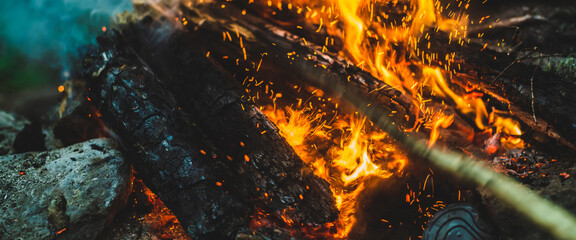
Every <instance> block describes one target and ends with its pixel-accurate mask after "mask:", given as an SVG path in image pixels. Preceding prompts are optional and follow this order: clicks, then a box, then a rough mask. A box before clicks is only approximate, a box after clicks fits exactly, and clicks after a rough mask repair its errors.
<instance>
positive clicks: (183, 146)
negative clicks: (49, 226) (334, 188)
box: [85, 34, 337, 238]
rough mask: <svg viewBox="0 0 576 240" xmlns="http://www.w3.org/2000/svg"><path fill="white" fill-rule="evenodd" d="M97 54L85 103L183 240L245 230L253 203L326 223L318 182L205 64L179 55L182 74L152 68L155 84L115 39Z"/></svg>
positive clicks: (330, 202)
mask: <svg viewBox="0 0 576 240" xmlns="http://www.w3.org/2000/svg"><path fill="white" fill-rule="evenodd" d="M100 45H101V50H100V51H98V52H97V53H95V54H94V55H92V56H90V57H88V58H87V59H86V64H85V70H86V76H88V77H89V78H92V80H91V81H90V83H89V87H90V88H91V91H90V94H89V97H90V98H92V99H93V100H92V101H94V102H95V103H96V105H97V106H98V108H99V109H100V111H101V113H102V115H103V118H104V120H105V122H107V124H108V126H109V127H110V128H111V129H113V130H114V131H115V133H116V134H118V136H119V137H120V138H121V139H122V141H123V143H124V145H126V148H127V149H128V151H129V152H130V153H132V155H133V156H134V158H135V159H136V161H138V162H137V164H135V165H136V169H137V170H138V171H139V172H140V173H141V174H142V176H143V179H144V181H146V182H147V184H148V185H149V186H150V187H151V188H152V189H153V190H154V191H155V192H156V193H158V195H159V196H160V197H161V199H163V200H164V202H165V203H166V205H167V206H168V207H169V208H170V209H172V210H173V212H174V213H175V215H176V216H178V218H179V219H180V221H181V223H182V224H183V225H184V226H187V227H185V228H187V230H188V232H190V233H191V234H192V236H193V237H207V236H217V237H226V238H230V237H232V236H234V234H236V233H238V232H239V231H240V230H242V229H245V227H247V226H248V224H247V222H246V221H247V220H248V219H247V218H248V213H250V212H251V211H252V207H253V205H254V204H256V205H258V206H259V207H262V208H263V209H265V211H269V212H270V213H272V214H274V215H275V216H276V217H278V218H280V219H288V220H289V221H292V222H293V223H294V224H302V225H312V226H317V225H319V224H322V223H326V222H330V221H333V220H334V219H335V217H336V212H337V211H336V209H335V206H334V198H333V197H332V195H331V194H330V190H329V188H328V183H327V182H326V181H324V180H322V179H320V178H318V177H316V176H314V175H313V173H312V172H311V171H310V170H309V169H307V166H305V165H304V164H303V162H302V161H301V160H300V159H299V158H298V156H297V155H296V154H295V153H294V152H293V150H292V149H291V147H290V146H289V145H288V144H287V143H286V142H284V139H283V138H281V137H280V136H279V135H278V130H277V129H276V128H275V127H274V126H273V124H272V123H270V122H269V120H267V119H266V118H265V116H264V115H263V114H262V113H261V112H259V111H258V110H257V109H256V108H254V107H253V106H250V105H249V104H246V103H244V102H242V100H241V99H240V95H239V94H238V92H236V91H237V90H235V89H234V82H233V81H231V80H229V79H227V78H226V77H225V76H223V75H221V74H220V73H219V71H218V69H216V68H215V67H214V66H213V65H211V64H210V63H209V62H207V61H206V60H205V59H203V58H201V57H198V56H195V55H194V53H192V52H188V51H184V52H182V55H179V56H180V59H178V58H176V59H177V60H182V61H183V64H185V65H186V66H194V67H195V68H193V69H192V70H191V71H192V72H187V71H184V72H183V73H184V75H174V76H172V75H164V74H166V73H170V71H169V70H170V68H169V67H168V65H160V66H164V67H167V70H168V71H165V69H162V70H157V72H159V73H160V74H157V75H156V74H155V72H153V71H152V70H150V68H148V67H147V65H146V64H145V63H144V62H142V61H141V60H140V58H139V57H138V56H137V55H136V54H135V53H134V52H133V50H132V47H131V45H127V42H125V39H123V38H122V36H121V35H120V34H109V35H105V36H103V37H101V38H100ZM165 54H171V53H170V52H165ZM166 59H169V58H166ZM150 62H151V66H153V64H154V63H158V62H154V61H150ZM190 64H193V65H190ZM177 66H178V67H180V69H185V67H184V65H177ZM196 67H197V68H196ZM193 71H203V72H201V73H200V72H196V73H194V72H193ZM185 74H191V75H185ZM158 77H164V78H165V79H173V80H171V81H161V80H160V79H158ZM185 77H188V78H192V79H191V80H193V81H189V80H190V79H185ZM167 86H171V87H167ZM168 89H172V91H173V93H175V96H176V97H175V98H176V99H177V100H180V101H181V104H182V110H183V111H181V110H180V107H179V105H177V102H176V101H175V100H174V99H173V97H172V96H173V95H172V92H170V91H168ZM203 91H205V93H203ZM190 95H192V97H188V96H190ZM179 103H180V102H179ZM186 112H188V113H189V114H187V113H186ZM200 128H201V129H202V130H205V131H202V130H199V129H200ZM210 140H212V141H210ZM220 149H226V150H227V151H223V150H220ZM250 199H252V201H250ZM260 205H262V206H260ZM214 208H216V209H214Z"/></svg>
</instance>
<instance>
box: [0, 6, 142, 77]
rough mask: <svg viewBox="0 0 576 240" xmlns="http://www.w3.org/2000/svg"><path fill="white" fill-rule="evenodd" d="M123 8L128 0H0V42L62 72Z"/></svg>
mask: <svg viewBox="0 0 576 240" xmlns="http://www.w3.org/2000/svg"><path fill="white" fill-rule="evenodd" d="M126 10H130V11H131V10H132V3H131V1H130V0H0V46H2V45H5V46H4V47H8V48H16V49H18V50H19V51H20V52H21V53H22V54H25V55H26V56H27V57H28V58H29V59H30V60H33V61H37V63H38V64H49V65H50V66H51V67H53V68H58V69H61V70H62V72H63V74H64V75H66V74H67V73H68V71H69V70H70V68H71V67H72V66H73V65H74V63H77V62H79V49H80V48H81V47H82V46H85V45H88V44H91V43H95V37H96V36H97V35H98V34H99V33H101V32H102V31H103V28H102V27H103V26H107V27H109V24H110V21H111V20H112V19H113V17H114V16H115V15H116V14H118V13H121V12H123V11H126ZM1 53H2V50H1V48H0V54H1Z"/></svg>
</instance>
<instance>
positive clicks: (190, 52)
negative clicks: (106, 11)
mask: <svg viewBox="0 0 576 240" xmlns="http://www.w3.org/2000/svg"><path fill="white" fill-rule="evenodd" d="M133 4H134V11H133V12H126V13H124V14H121V15H118V16H117V19H116V21H115V23H114V25H113V26H108V27H106V28H102V31H103V32H102V34H101V35H100V36H99V37H98V40H97V41H98V44H97V45H95V46H92V47H91V48H90V49H89V50H87V54H86V55H85V56H84V58H83V60H82V68H81V70H80V71H79V72H80V73H79V74H78V76H77V77H76V78H75V79H74V80H69V81H67V82H66V83H64V84H62V85H61V86H59V87H58V91H59V92H60V103H58V105H57V106H56V107H55V108H54V109H52V110H50V111H48V113H47V114H45V116H44V117H43V118H42V119H41V121H38V122H37V123H33V124H29V123H28V122H26V120H18V121H17V120H14V119H17V117H13V116H12V115H9V114H8V113H6V114H5V115H0V117H2V116H5V117H3V118H4V119H12V120H10V121H8V120H4V122H6V124H5V125H6V126H7V127H6V129H12V130H10V131H8V132H7V133H6V134H4V133H2V134H4V135H5V136H7V137H6V138H5V139H8V140H7V143H6V144H5V146H7V147H6V150H4V149H2V148H0V150H2V151H0V153H3V154H5V155H6V156H4V157H2V158H1V159H7V160H6V161H8V160H10V159H12V160H14V159H34V161H31V160H26V161H31V162H30V163H27V162H26V163H24V164H22V166H20V165H18V166H19V167H18V169H16V170H14V171H7V173H6V174H7V175H6V176H7V178H6V179H8V181H13V182H15V183H17V184H26V183H30V182H34V181H36V180H35V179H36V178H34V177H37V176H38V177H41V176H42V174H41V172H43V171H44V169H48V170H50V171H52V170H53V168H51V167H50V166H52V165H50V164H53V165H55V164H60V165H70V166H73V165H72V164H71V163H72V162H75V161H77V158H80V160H79V161H80V162H83V161H88V160H84V158H86V159H90V160H89V161H91V163H90V164H89V165H87V166H89V167H90V168H95V169H99V168H98V167H97V166H106V167H109V166H108V165H110V164H112V163H115V164H117V165H118V166H117V167H116V168H118V169H122V171H118V176H117V179H116V178H114V181H112V180H110V181H109V182H112V183H108V182H106V181H108V180H109V178H108V177H109V176H106V178H105V179H107V180H106V181H104V180H99V179H98V178H93V179H92V180H91V181H89V180H87V179H89V178H92V175H90V174H80V175H81V176H85V175H86V176H88V177H87V179H86V180H84V179H83V180H74V181H78V182H82V183H83V184H82V186H85V187H86V189H88V190H83V191H84V192H93V191H95V192H98V191H102V190H98V188H92V187H91V186H92V185H88V184H85V183H88V182H95V183H98V182H106V183H107V184H109V185H110V186H111V188H112V192H113V193H114V194H110V196H108V195H106V197H108V198H106V199H113V200H107V201H106V204H100V202H98V201H94V203H92V204H91V206H92V205H93V206H98V209H102V210H99V211H98V214H94V216H99V217H92V216H93V215H91V213H84V212H82V211H81V210H76V209H83V208H82V204H81V203H77V202H78V200H77V199H76V198H75V197H73V196H77V195H78V194H77V193H74V191H73V190H68V191H70V192H71V193H68V192H66V191H64V190H62V189H60V188H58V187H57V188H55V189H54V190H50V191H44V192H42V193H40V195H38V196H39V199H42V201H41V203H39V205H38V206H37V207H36V206H35V207H34V208H31V209H34V210H33V211H29V210H27V209H28V208H23V209H24V210H15V211H14V213H13V214H12V215H10V217H9V218H10V219H11V220H10V222H5V223H6V224H5V226H6V227H3V228H0V238H4V237H7V238H14V237H20V236H24V238H26V237H28V236H32V237H33V238H42V239H44V238H70V239H74V238H78V237H83V238H100V239H148V238H150V239H154V238H162V239H418V238H422V237H424V238H425V239H446V238H449V237H448V236H449V234H447V233H446V230H445V229H444V230H442V227H443V226H445V225H446V226H463V225H467V226H469V227H468V228H467V227H464V228H465V229H475V230H466V231H471V232H474V231H477V234H476V235H475V236H476V237H477V238H481V239H488V238H492V237H494V238H496V237H500V238H512V239H542V238H551V237H557V238H574V237H576V236H575V234H576V233H575V232H574V231H573V230H571V228H572V227H574V226H576V219H575V218H574V216H573V215H572V214H573V213H575V212H576V208H575V206H576V205H574V203H576V201H574V199H573V198H574V196H576V193H574V190H573V188H574V184H575V182H574V181H573V179H572V177H571V175H573V174H575V172H574V169H575V168H574V166H575V165H574V163H573V161H572V160H573V159H572V158H573V156H574V151H575V150H576V146H575V145H574V143H575V142H576V138H574V136H575V135H574V133H575V132H576V128H574V124H573V123H574V120H575V119H574V116H576V115H574V114H573V113H574V111H575V110H576V108H575V107H574V106H573V102H574V101H573V100H574V99H573V98H574V97H573V96H575V95H571V94H570V93H572V92H573V91H574V89H575V87H574V84H573V80H574V78H573V75H574V72H569V70H567V69H565V67H562V66H565V65H566V64H569V63H570V61H571V60H570V59H571V57H570V55H569V54H571V53H570V52H569V50H566V48H573V46H572V45H571V44H569V43H566V42H567V41H568V40H569V39H571V37H572V38H573V36H572V35H569V36H568V35H561V34H560V35H558V36H557V38H558V39H555V43H557V44H556V46H553V45H550V44H548V42H547V41H542V40H540V39H538V38H537V37H538V36H537V35H538V34H542V33H544V32H550V31H553V30H551V28H552V26H554V24H563V25H562V26H563V29H568V30H566V31H569V32H570V31H571V33H573V32H574V26H576V25H575V24H576V21H573V19H572V18H569V19H567V18H565V17H566V16H567V15H568V16H569V14H570V13H574V12H576V10H575V9H573V8H566V9H565V10H561V9H559V8H558V7H551V6H548V5H546V4H543V3H537V2H535V3H518V2H515V1H506V2H503V3H498V4H496V3H493V9H489V8H487V7H484V6H480V5H481V4H480V3H472V2H467V1H459V2H439V1H436V2H434V1H427V0H420V1H350V0H331V1H301V0H299V1H288V0H274V1H272V0H267V1H264V0H249V1H243V0H237V1H236V0H234V1H187V0H183V1H144V0H138V1H136V0H134V1H133ZM523 6H524V7H527V9H524V10H525V11H524V13H523V14H522V15H521V16H519V15H518V14H519V13H518V12H514V11H511V10H505V9H507V8H509V9H516V8H522V7H523ZM533 6H538V7H541V8H542V9H547V8H550V9H552V10H553V11H552V10H550V11H546V10H542V9H538V8H530V7H533ZM500 8H502V9H504V10H501V9H500ZM484 11H493V14H496V15H497V17H494V16H487V15H486V13H485V12H484ZM524 28H526V29H528V30H529V32H525V31H524V30H523V29H524ZM541 37H542V36H541ZM535 38H536V39H535ZM542 38H545V39H548V38H546V37H542ZM532 46H538V47H537V48H534V47H532ZM563 64H564V65H563ZM570 74H572V75H570ZM14 116H15V115H14ZM0 123H1V122H0ZM26 124H27V125H26ZM24 125H25V127H24ZM9 127H12V128H9ZM43 134H44V135H45V136H46V141H40V143H38V142H37V141H36V142H35V143H32V142H31V141H32V140H33V139H44V135H43ZM93 138H109V139H114V140H115V142H117V144H116V143H114V141H112V140H102V139H99V140H90V139H93ZM94 141H105V142H103V143H100V142H97V143H95V142H94ZM108 141H109V142H108ZM0 147H2V146H0ZM62 147H65V148H62ZM77 149H86V151H87V152H88V153H86V154H85V155H81V154H80V155H78V154H76V153H75V152H76V151H77ZM38 151H45V153H46V154H44V153H26V152H38ZM92 152H102V154H103V156H107V155H106V154H109V155H113V157H112V156H111V157H103V159H100V158H98V157H94V156H92V155H91V154H93V153H92ZM111 152H114V153H115V154H112V153H111ZM116 152H117V153H116ZM120 152H121V153H120ZM27 154H28V155H27ZM30 154H32V155H30ZM69 155H70V156H69ZM77 155H78V156H79V157H78V156H77ZM51 156H56V157H51ZM72 158H74V160H73V159H72ZM54 159H58V160H54ZM112 159H118V160H114V161H113V160H112ZM3 161H4V160H3ZM52 162H55V163H52ZM128 163H129V164H128ZM126 166H130V167H126ZM79 168H80V167H79ZM38 169H39V170H38ZM70 169H71V170H70V171H75V170H74V169H75V168H73V167H70ZM130 169H132V170H131V171H130ZM36 171H38V172H40V173H38V174H36V173H35V172H36ZM27 172H34V174H30V175H33V176H28V175H27ZM54 174H60V173H58V171H56V172H55V173H54ZM63 176H64V175H63ZM70 181H72V180H70ZM74 181H72V182H74ZM0 184H3V186H12V185H14V186H16V185H17V184H12V183H10V182H7V183H3V182H0ZM54 184H56V183H54ZM58 184H60V185H62V186H66V185H65V184H66V182H65V181H60V182H58ZM70 184H72V185H73V184H74V183H70ZM60 185H58V186H60ZM72 185H71V186H72ZM96 185H97V184H96ZM18 186H19V185H18ZM112 186H114V187H112ZM67 187H68V188H69V187H70V186H67ZM0 189H1V190H2V191H3V192H6V194H7V195H6V196H7V198H12V197H11V196H20V195H18V194H20V193H17V191H15V190H14V189H12V188H8V187H5V188H0ZM130 190H132V193H131V194H130V195H128V193H129V192H130ZM62 191H64V192H62ZM31 192H32V193H31V195H30V196H32V197H34V196H36V195H34V191H31ZM0 197H1V195H0ZM102 198H105V197H102ZM13 199H18V198H16V197H14V198H13ZM545 199H548V200H545ZM13 202H14V201H12V200H10V201H4V202H1V201H0V206H3V207H4V206H8V205H7V204H17V203H15V202H14V203H13ZM127 203H128V204H127ZM95 208H96V207H95ZM445 208H446V211H443V212H440V211H442V210H443V209H445ZM71 209H72V210H71ZM71 211H73V212H74V213H75V215H72V214H70V212H71ZM30 212H31V213H30ZM439 212H440V213H439ZM433 216H436V217H435V218H433V220H432V221H431V218H432V217H433ZM36 219H39V220H36ZM89 219H96V220H93V221H91V220H89ZM454 219H457V220H456V221H462V222H456V223H455V222H454V221H455V220H454ZM478 219H481V220H478ZM38 222H41V224H38ZM21 223H24V224H21ZM34 224H36V225H34ZM450 224H453V225H450ZM459 224H460V225H459ZM440 225H441V226H440ZM535 226H536V227H535ZM86 228H92V230H91V231H90V232H87V231H86V230H85V229H86ZM454 228H456V227H454ZM30 229H41V230H38V231H37V233H35V234H31V235H21V234H22V233H21V232H23V231H30ZM425 230H427V232H426V233H424V231H425ZM443 234H444V235H443ZM454 234H456V233H454ZM473 235H474V234H471V235H470V236H473Z"/></svg>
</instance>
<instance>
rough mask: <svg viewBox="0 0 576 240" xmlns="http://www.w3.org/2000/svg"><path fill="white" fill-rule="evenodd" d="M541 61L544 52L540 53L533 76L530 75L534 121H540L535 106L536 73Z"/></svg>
mask: <svg viewBox="0 0 576 240" xmlns="http://www.w3.org/2000/svg"><path fill="white" fill-rule="evenodd" d="M540 62H542V54H540V59H538V64H537V65H536V67H535V68H534V72H532V77H530V97H531V98H532V117H533V118H534V123H538V120H536V109H535V108H534V75H535V74H536V70H538V68H539V67H540Z"/></svg>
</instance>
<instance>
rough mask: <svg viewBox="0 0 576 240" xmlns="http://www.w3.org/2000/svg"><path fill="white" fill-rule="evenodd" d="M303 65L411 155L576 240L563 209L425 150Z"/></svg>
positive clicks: (468, 163) (447, 154) (479, 168)
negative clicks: (484, 190)
mask: <svg viewBox="0 0 576 240" xmlns="http://www.w3.org/2000/svg"><path fill="white" fill-rule="evenodd" d="M303 63H304V62H299V63H298V64H294V67H296V68H298V71H299V72H300V73H302V74H303V75H304V77H306V78H307V79H308V80H310V81H313V82H315V83H317V84H318V85H320V86H321V88H323V89H325V90H328V91H331V92H332V93H333V94H335V95H337V96H341V97H342V98H343V99H345V100H347V101H348V102H350V103H351V104H352V105H354V106H355V107H356V108H357V109H358V110H359V111H360V112H361V113H363V114H364V115H366V116H367V117H368V118H369V119H370V120H371V121H372V122H374V123H376V125H377V126H379V127H380V128H381V129H382V130H384V131H386V132H387V133H388V134H390V136H392V137H393V138H395V139H396V140H398V141H399V142H400V143H401V144H403V145H404V146H405V147H406V148H407V149H408V150H409V151H410V152H412V153H414V154H416V155H417V156H419V157H421V158H423V159H425V160H427V161H429V162H430V163H432V164H433V165H435V166H436V167H438V168H440V169H442V170H445V171H447V172H449V173H451V174H453V175H454V176H457V177H459V178H462V179H464V180H468V181H472V182H474V183H475V184H477V185H478V186H479V187H481V188H484V189H486V190H489V191H490V192H492V193H494V194H495V195H496V196H497V197H498V198H500V199H502V200H504V201H505V202H507V203H508V204H509V205H511V206H512V207H514V208H515V209H516V210H517V211H518V212H520V213H522V214H524V216H526V217H527V218H529V219H530V220H532V221H533V222H534V223H536V224H537V225H539V226H541V227H543V228H544V229H545V230H546V231H548V232H550V233H551V234H552V235H554V236H555V237H557V238H558V239H576V218H575V217H574V216H573V215H572V214H570V213H569V212H567V211H566V210H564V209H563V208H561V207H559V206H557V205H555V204H554V203H552V202H550V201H548V200H546V199H544V198H542V197H540V196H539V195H538V194H537V193H535V192H533V191H532V190H530V189H529V188H527V187H525V186H523V185H521V184H520V183H518V182H516V181H515V180H513V179H511V178H509V177H506V176H504V175H501V174H499V173H497V172H495V171H493V170H492V169H491V168H490V167H488V166H487V165H485V164H483V163H481V162H478V161H475V160H474V159H472V158H471V157H467V156H464V155H462V154H458V153H456V152H452V151H448V150H440V149H438V148H428V146H427V145H425V144H423V143H422V142H420V141H417V140H415V139H414V138H411V137H409V136H407V135H406V134H404V132H402V131H401V130H400V129H399V128H398V126H397V125H395V124H394V122H392V121H391V120H390V118H389V117H388V115H389V112H388V110H386V109H385V108H382V107H378V106H375V105H372V104H370V103H371V102H370V101H369V100H368V99H367V98H366V97H365V96H363V95H360V94H358V91H355V90H354V89H350V87H349V86H348V87H344V85H343V84H341V80H339V79H337V78H339V77H340V76H338V75H336V74H333V73H327V72H326V71H324V69H323V68H321V67H316V68H310V67H309V65H307V64H303Z"/></svg>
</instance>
